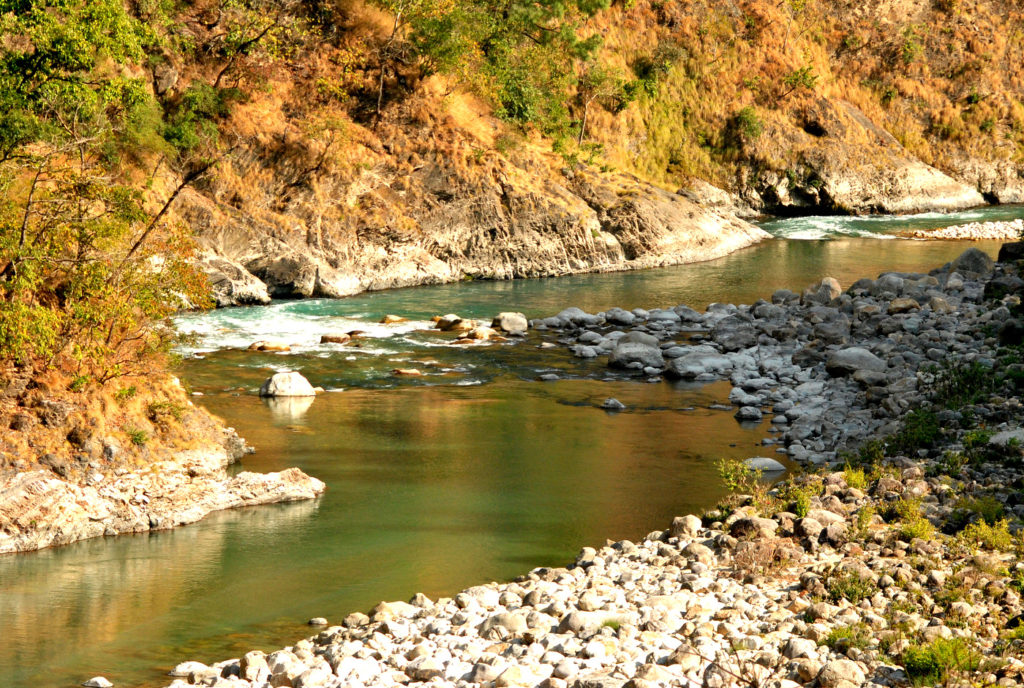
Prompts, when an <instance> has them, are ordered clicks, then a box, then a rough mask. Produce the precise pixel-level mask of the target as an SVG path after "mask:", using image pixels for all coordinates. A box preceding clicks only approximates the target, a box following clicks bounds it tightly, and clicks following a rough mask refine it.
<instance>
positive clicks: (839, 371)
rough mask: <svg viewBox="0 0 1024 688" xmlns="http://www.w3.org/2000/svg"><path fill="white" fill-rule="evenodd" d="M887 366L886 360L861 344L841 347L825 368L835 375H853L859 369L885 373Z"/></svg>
mask: <svg viewBox="0 0 1024 688" xmlns="http://www.w3.org/2000/svg"><path fill="white" fill-rule="evenodd" d="M887 367H888V366H887V365H886V363H885V361H883V360H882V359H880V358H879V357H878V356H875V355H874V354H873V353H871V352H870V351H868V350H867V349H864V348H862V347H859V346H851V347H849V348H846V349H840V350H839V351H836V352H834V353H833V354H832V355H831V356H829V357H828V360H827V361H826V362H825V370H827V371H828V374H829V375H831V376H833V377H843V376H844V375H852V374H854V373H856V372H857V371H859V370H869V371H872V372H876V373H884V372H885V369H886V368H887Z"/></svg>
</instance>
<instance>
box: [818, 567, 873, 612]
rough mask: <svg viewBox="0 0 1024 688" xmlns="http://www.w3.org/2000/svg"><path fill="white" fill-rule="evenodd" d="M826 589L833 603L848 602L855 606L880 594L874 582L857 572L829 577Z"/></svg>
mask: <svg viewBox="0 0 1024 688" xmlns="http://www.w3.org/2000/svg"><path fill="white" fill-rule="evenodd" d="M826 588H827V589H828V594H829V597H831V598H832V601H833V602H839V601H840V600H847V601H849V602H852V603H853V604H857V603H858V602H860V601H861V600H865V599H868V598H870V597H871V596H872V595H874V594H875V593H876V592H878V585H877V584H876V583H875V582H874V581H873V580H871V579H870V578H868V577H866V576H862V575H861V574H860V573H857V572H849V573H838V574H833V575H831V576H829V579H828V585H827V586H826Z"/></svg>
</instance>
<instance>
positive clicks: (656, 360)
mask: <svg viewBox="0 0 1024 688" xmlns="http://www.w3.org/2000/svg"><path fill="white" fill-rule="evenodd" d="M632 334H641V333H638V332H636V333H634V332H631V333H630V335H632ZM630 335H626V336H625V337H622V338H621V339H619V341H618V342H617V343H616V344H615V348H614V349H612V352H611V354H610V355H609V357H608V365H609V366H611V367H613V368H629V367H636V366H631V365H630V364H634V363H639V364H640V366H641V367H643V368H664V367H665V359H664V357H662V355H661V349H660V348H658V346H657V345H654V346H652V345H651V344H649V343H645V342H641V341H635V340H634V339H631V338H630ZM647 336H650V335H647ZM651 339H654V337H651ZM655 341H657V340H655Z"/></svg>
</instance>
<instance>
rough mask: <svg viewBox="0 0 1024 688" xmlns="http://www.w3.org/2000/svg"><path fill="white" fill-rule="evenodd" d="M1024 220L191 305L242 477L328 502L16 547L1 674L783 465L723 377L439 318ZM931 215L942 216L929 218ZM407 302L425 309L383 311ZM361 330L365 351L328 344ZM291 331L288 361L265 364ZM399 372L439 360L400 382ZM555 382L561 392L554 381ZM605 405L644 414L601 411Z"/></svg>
mask: <svg viewBox="0 0 1024 688" xmlns="http://www.w3.org/2000/svg"><path fill="white" fill-rule="evenodd" d="M1021 216H1024V209H1021V208H1005V207H1004V208H993V209H984V210H979V211H970V212H967V213H958V214H955V215H948V216H940V215H934V214H931V215H926V216H916V217H913V218H899V219H894V218H886V219H884V220H883V219H867V220H864V219H850V218H802V219H795V220H785V221H777V222H772V223H768V224H767V225H766V227H767V228H768V229H769V230H770V231H771V232H772V233H773V234H775V235H777V236H779V237H789V238H783V239H776V240H772V241H767V242H764V243H762V244H760V245H758V246H755V247H751V248H748V249H744V250H742V251H739V252H737V253H735V254H732V255H730V256H728V257H725V258H722V259H719V260H715V261H711V262H707V263H700V264H694V265H685V266H679V267H673V268H664V269H659V270H651V271H644V272H626V273H611V274H600V275H580V276H572V277H563V278H557V279H545V280H528V281H517V282H473V283H461V284H453V285H446V286H440V287H420V288H413V289H403V290H395V291H389V292H377V293H368V294H362V295H359V296H356V297H352V298H348V299H343V300H338V301H325V300H315V301H301V302H299V301H294V302H279V303H275V304H273V305H270V306H266V307H258V308H247V309H226V310H221V311H216V312H212V313H206V314H200V315H187V316H182V317H180V318H178V321H177V325H178V327H179V329H180V330H181V331H182V332H183V333H185V334H186V335H188V340H187V341H186V342H185V343H183V345H182V347H181V353H182V354H183V361H182V364H181V367H180V375H181V377H182V379H183V381H184V382H185V383H186V384H187V385H189V386H190V388H191V389H192V390H193V391H194V392H195V393H196V394H197V396H196V397H195V402H196V403H197V404H201V405H203V406H205V407H206V408H208V409H209V410H211V411H212V412H213V413H215V414H218V415H220V416H221V417H223V418H224V419H225V420H226V421H227V422H228V424H230V425H232V426H234V427H235V428H236V429H237V430H238V431H239V433H240V434H241V435H242V436H243V437H245V438H246V439H247V440H248V441H249V442H250V443H251V444H252V445H253V446H254V447H255V448H256V453H254V454H252V455H250V456H248V457H246V458H245V459H244V460H243V462H242V467H243V468H244V469H246V470H256V471H272V470H279V469H281V468H284V467H287V466H298V467H299V468H301V469H302V470H304V471H306V472H307V473H309V474H310V475H313V476H316V477H318V478H320V479H322V480H324V481H325V482H326V483H327V485H328V491H327V493H326V494H325V495H324V496H323V497H322V498H320V499H319V500H317V501H316V502H311V503H299V504H291V505H279V506H270V507H259V508H253V509H246V510H238V511H232V512H226V513H220V514H216V515H214V516H211V517H209V518H207V519H206V520H204V521H202V522H200V523H198V524H196V525H192V526H188V527H185V528H181V529H177V530H174V531H166V532H159V533H154V534H152V535H141V536H120V537H117V538H107V539H97V540H92V541H86V542H81V543H77V544H74V545H70V546H67V547H62V548H58V549H54V550H46V551H41V552H36V553H30V554H24V555H14V556H6V557H0V684H2V685H5V686H34V687H36V686H38V687H42V688H45V687H48V686H73V685H77V684H79V683H80V682H81V681H82V680H84V679H86V678H89V677H91V676H94V675H97V674H102V675H105V676H106V677H108V678H109V679H111V680H112V681H113V682H114V683H115V685H119V686H125V685H133V686H153V685H162V684H165V683H166V682H167V679H166V676H165V674H166V671H167V670H168V669H169V668H171V666H173V664H174V663H175V662H177V661H180V660H182V659H184V658H194V659H198V660H201V661H212V660H219V659H223V658H225V657H229V656H237V654H238V653H241V652H244V651H247V650H250V649H253V648H256V647H262V648H263V649H268V650H269V649H273V648H277V647H280V646H281V645H283V644H285V643H288V642H292V641H294V640H295V639H297V638H298V637H301V636H302V635H305V634H306V633H307V628H306V627H305V625H304V622H305V621H306V619H308V618H310V617H313V616H326V617H327V618H328V619H329V620H331V621H334V622H336V621H340V619H341V618H342V617H343V616H344V615H346V614H347V613H349V612H351V611H354V610H366V609H368V608H370V607H371V606H373V605H374V604H375V603H377V602H378V601H380V600H385V599H407V598H408V597H410V596H411V595H412V594H413V593H414V592H418V591H420V592H424V593H426V594H427V595H429V596H432V597H435V596H440V595H450V594H453V593H455V592H456V591H458V590H460V589H461V588H463V587H466V586H469V585H473V584H477V583H481V582H485V581H489V580H502V579H508V578H511V577H514V576H515V575H518V574H520V573H523V572H525V571H527V570H529V569H530V568H533V567H535V566H543V565H562V564H564V563H565V562H567V561H568V560H569V559H570V558H571V557H572V555H573V554H574V553H575V552H576V551H578V549H579V548H580V547H581V546H584V545H595V544H596V545H600V544H602V543H603V542H604V541H605V538H611V539H621V538H632V539H636V538H640V537H642V536H643V535H644V534H646V533H647V532H648V531H651V530H654V529H656V528H664V527H665V526H666V525H667V524H668V523H669V521H670V520H671V518H672V517H673V516H675V515H679V514H684V513H689V512H698V513H699V512H700V511H701V510H702V509H704V508H707V507H708V506H710V505H712V504H713V503H714V502H715V501H717V500H718V499H719V498H720V497H721V496H723V495H724V494H725V487H724V486H723V485H722V483H721V480H720V478H719V476H718V473H717V470H716V468H715V461H716V459H717V458H719V457H735V458H746V457H749V456H756V455H765V456H773V457H778V456H779V455H777V454H775V448H774V447H772V446H762V440H763V439H764V438H765V437H766V436H767V434H766V433H767V428H766V427H763V426H759V425H754V426H740V425H739V424H738V423H737V422H736V421H735V419H734V418H733V417H732V411H731V410H716V409H713V408H710V407H711V406H713V405H715V404H716V403H721V402H726V400H727V397H728V393H729V386H728V385H727V384H725V383H716V384H710V385H699V384H692V383H690V384H683V383H677V384H671V383H667V382H658V383H655V384H645V383H641V382H638V381H636V380H631V379H629V378H628V377H626V376H624V375H622V374H615V373H612V372H610V371H609V370H608V369H607V368H606V367H605V366H604V364H603V362H600V361H589V362H586V361H580V360H576V359H573V358H572V357H571V355H570V354H568V352H567V351H566V350H565V349H564V347H556V348H551V349H542V348H538V345H539V343H540V342H541V339H542V337H541V336H540V335H538V334H536V333H535V334H532V335H531V336H530V337H529V338H528V339H527V340H526V341H525V342H521V343H518V344H500V345H493V346H486V347H485V346H480V347H471V348H455V347H450V346H447V345H446V344H445V343H444V342H445V340H442V339H440V338H439V337H438V336H437V335H434V334H430V333H429V332H424V330H425V329H426V328H427V327H428V326H429V317H430V316H431V315H437V314H443V313H449V312H455V313H458V314H460V315H462V316H465V317H481V318H487V317H490V316H492V315H494V314H495V313H497V312H499V311H503V310H512V311H522V312H524V313H525V314H526V315H527V316H528V317H541V316H546V315H551V314H554V313H556V312H558V311H559V310H561V309H563V308H565V307H567V306H578V307H580V308H583V309H584V310H586V311H588V312H596V311H601V310H604V309H606V308H610V307H612V306H620V307H623V308H627V309H628V308H633V307H645V308H651V307H665V306H668V307H670V306H674V305H677V304H681V303H682V304H687V305H689V306H691V307H694V308H698V309H703V308H704V307H706V306H707V304H708V303H711V302H714V301H720V302H733V303H751V302H753V301H754V300H756V299H757V298H762V297H764V298H767V297H769V296H770V294H771V292H772V291H774V290H775V289H778V288H783V287H786V288H792V289H800V288H803V287H805V286H807V285H809V284H811V283H813V282H816V281H818V280H820V279H821V278H822V277H824V276H832V277H835V278H837V279H838V280H839V281H840V283H841V284H842V285H843V286H844V287H845V286H848V285H849V284H850V283H851V282H853V281H854V280H855V279H857V278H860V277H864V276H870V277H874V276H877V275H878V273H880V272H883V271H887V270H897V271H927V270H929V269H931V268H933V267H937V266H939V265H941V264H943V263H945V262H947V261H948V260H950V259H952V258H953V257H955V256H956V255H958V254H959V253H961V252H962V251H963V250H965V249H966V248H967V247H968V246H978V247H979V248H982V249H983V250H985V251H987V252H989V253H990V254H992V255H993V256H994V255H995V252H996V251H997V250H998V243H996V242H956V241H944V242H923V241H906V240H899V239H883V238H882V237H888V236H889V233H890V232H894V231H899V230H901V229H906V228H908V226H913V227H920V226H929V227H935V226H946V225H951V224H960V223H963V222H971V221H978V220H985V219H1012V218H1014V217H1021ZM921 223H924V224H923V225H922V224H921ZM388 313H393V314H396V315H401V316H403V317H406V318H408V319H409V322H405V323H399V324H395V325H387V326H385V325H380V324H378V323H377V321H379V320H380V318H381V317H382V316H384V315H385V314H388ZM351 329H362V330H365V331H366V333H367V334H366V336H365V337H364V338H363V339H362V340H361V342H360V343H361V346H359V347H353V346H351V345H350V346H346V347H341V346H337V345H321V344H319V340H320V335H321V334H326V333H329V332H344V331H347V330H351ZM257 339H283V340H286V341H288V342H289V343H291V344H292V345H293V348H292V352H291V353H288V354H256V353H252V352H248V351H244V350H242V349H244V347H246V346H248V344H249V343H251V342H252V341H255V340H257ZM394 368H417V369H420V370H422V371H423V372H424V373H425V374H424V375H423V376H422V377H417V378H399V377H395V376H394V375H392V374H391V371H392V369H394ZM285 369H296V370H300V371H301V372H302V373H303V374H304V375H306V377H308V378H309V379H310V380H311V381H312V382H313V383H314V384H316V385H320V386H322V387H324V388H325V389H326V390H328V391H327V392H326V393H325V394H322V395H320V396H319V397H317V398H316V399H315V400H305V401H298V402H294V401H293V402H289V403H278V404H275V403H268V402H267V401H264V400H261V399H259V398H258V397H257V396H256V394H255V392H256V390H257V388H258V386H259V384H260V383H261V382H262V381H263V379H265V378H266V377H267V376H268V375H269V374H270V373H272V372H273V371H277V370H285ZM545 373H556V374H558V375H559V376H560V378H561V379H560V380H559V381H557V382H539V381H538V380H537V378H538V376H539V375H541V374H545ZM607 397H615V398H617V399H619V400H620V401H622V402H623V403H625V404H626V406H627V407H628V409H627V411H626V412H623V413H608V412H605V411H603V410H601V409H599V408H598V406H599V404H600V403H601V402H602V401H603V400H604V399H605V398H607Z"/></svg>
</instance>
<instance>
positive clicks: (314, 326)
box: [175, 302, 433, 355]
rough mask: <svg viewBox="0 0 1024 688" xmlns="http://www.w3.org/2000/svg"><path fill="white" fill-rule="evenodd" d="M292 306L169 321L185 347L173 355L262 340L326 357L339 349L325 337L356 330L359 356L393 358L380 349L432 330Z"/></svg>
mask: <svg viewBox="0 0 1024 688" xmlns="http://www.w3.org/2000/svg"><path fill="white" fill-rule="evenodd" d="M296 310H297V309H296V306H295V303H294V302H287V303H281V304H272V305H270V306H255V307H248V308H227V309H223V310H218V311H214V312H211V313H204V314H200V315H195V314H186V315H182V316H179V317H177V318H175V325H176V327H177V329H178V332H180V333H181V334H182V335H184V336H185V337H186V343H185V344H183V345H181V346H180V347H179V349H178V350H179V353H182V354H186V355H188V354H196V353H201V352H209V351H217V350H221V349H246V348H248V347H249V346H250V345H251V344H252V343H253V342H257V341H261V340H265V341H270V342H275V343H282V344H287V345H288V346H289V347H290V348H291V351H290V353H309V352H328V351H338V350H341V349H342V348H343V345H340V344H321V343H320V338H321V337H322V336H323V335H325V334H339V333H345V332H349V331H352V330H360V331H361V332H362V334H361V336H360V342H361V343H362V346H361V347H360V349H359V350H358V353H359V354H373V355H380V354H385V355H386V354H393V353H398V352H399V350H398V349H396V348H395V347H394V346H387V345H386V344H384V342H386V341H387V340H392V341H394V340H395V338H398V339H399V340H400V341H402V342H403V343H405V342H406V341H407V339H406V336H407V335H409V334H411V333H413V332H416V331H418V330H426V329H430V328H431V327H433V323H432V322H430V321H424V320H415V321H408V322H401V323H394V324H383V323H378V322H371V321H368V320H360V319H357V318H352V317H348V316H341V315H318V314H310V313H303V312H295V311H296Z"/></svg>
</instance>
